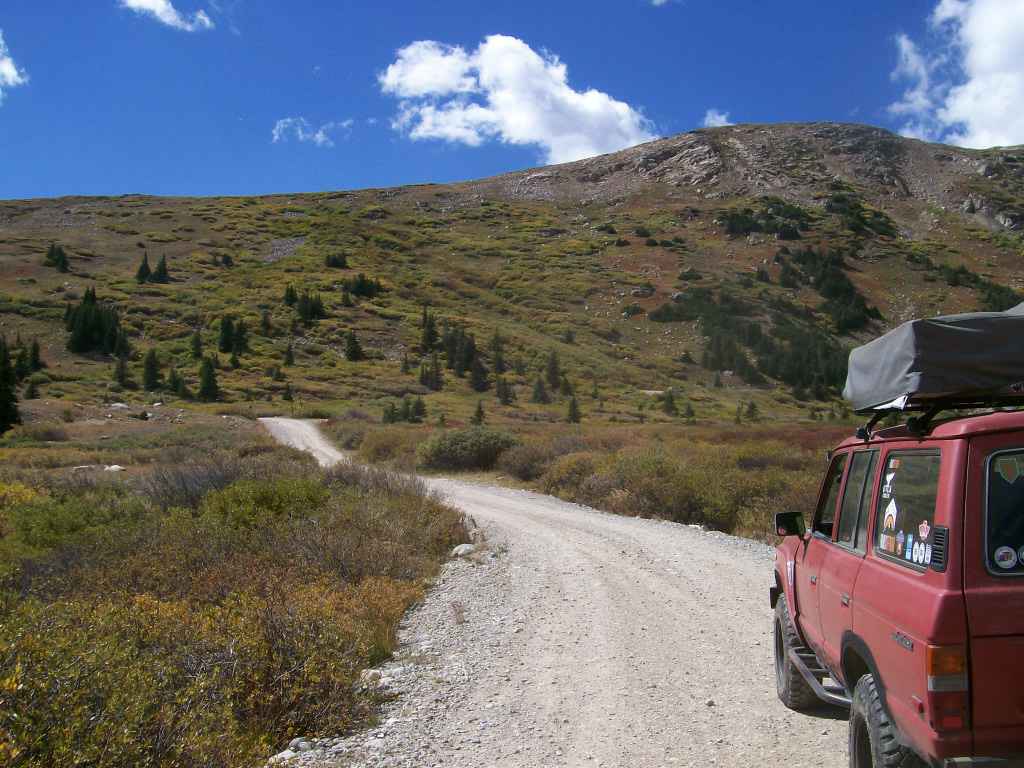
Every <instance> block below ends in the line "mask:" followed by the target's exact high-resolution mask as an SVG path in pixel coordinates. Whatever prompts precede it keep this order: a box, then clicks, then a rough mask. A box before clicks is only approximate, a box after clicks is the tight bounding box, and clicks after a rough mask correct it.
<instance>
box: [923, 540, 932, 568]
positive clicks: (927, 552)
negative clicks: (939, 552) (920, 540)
mask: <svg viewBox="0 0 1024 768" xmlns="http://www.w3.org/2000/svg"><path fill="white" fill-rule="evenodd" d="M931 562H932V545H931V544H925V545H924V565H930V564H931Z"/></svg>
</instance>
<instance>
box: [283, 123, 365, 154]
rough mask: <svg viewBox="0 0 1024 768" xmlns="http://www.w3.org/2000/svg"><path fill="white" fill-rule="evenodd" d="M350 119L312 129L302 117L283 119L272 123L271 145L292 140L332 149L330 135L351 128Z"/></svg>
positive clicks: (332, 143)
mask: <svg viewBox="0 0 1024 768" xmlns="http://www.w3.org/2000/svg"><path fill="white" fill-rule="evenodd" d="M352 123H353V121H352V120H351V119H348V120H341V121H338V122H330V123H324V124H323V125H321V126H320V127H319V128H313V126H312V125H311V124H310V122H309V121H308V120H307V119H306V118H304V117H284V118H282V119H280V120H278V121H277V122H276V123H274V128H273V130H272V131H271V139H270V140H271V143H273V144H278V143H280V142H285V141H288V140H289V139H294V140H295V141H304V142H308V143H310V144H315V145H316V146H318V147H333V146H334V139H333V138H331V134H336V133H338V132H339V131H348V130H349V129H350V128H351V127H352Z"/></svg>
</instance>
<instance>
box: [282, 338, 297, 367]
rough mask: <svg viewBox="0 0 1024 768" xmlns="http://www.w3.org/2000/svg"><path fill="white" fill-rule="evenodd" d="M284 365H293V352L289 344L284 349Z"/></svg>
mask: <svg viewBox="0 0 1024 768" xmlns="http://www.w3.org/2000/svg"><path fill="white" fill-rule="evenodd" d="M284 364H285V365H295V352H294V351H293V350H292V345H291V344H290V343H289V344H288V346H287V347H285V349H284Z"/></svg>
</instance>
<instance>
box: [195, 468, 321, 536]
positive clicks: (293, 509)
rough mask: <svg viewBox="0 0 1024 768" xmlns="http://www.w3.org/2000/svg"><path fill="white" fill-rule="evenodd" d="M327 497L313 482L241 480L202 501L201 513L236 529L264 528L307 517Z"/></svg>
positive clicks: (316, 483)
mask: <svg viewBox="0 0 1024 768" xmlns="http://www.w3.org/2000/svg"><path fill="white" fill-rule="evenodd" d="M329 496H330V493H329V492H328V490H327V489H326V488H325V487H324V486H323V484H322V483H320V482H319V481H316V480H300V479H294V478H287V479H282V480H242V481H240V482H237V483H234V484H233V485H229V486H228V487H227V488H225V489H224V490H221V491H214V492H212V493H210V494H208V495H207V496H206V498H204V499H203V503H202V506H201V507H200V510H201V512H202V513H203V514H205V515H213V516H214V517H218V518H220V519H221V520H225V521H228V522H230V524H231V525H232V526H234V527H236V528H238V527H256V526H259V525H265V524H266V523H267V522H269V521H272V520H274V519H277V518H282V517H284V518H302V517H309V516H311V515H313V514H315V513H316V512H318V511H319V510H320V509H322V508H323V506H324V504H325V503H326V502H327V499H328V498H329Z"/></svg>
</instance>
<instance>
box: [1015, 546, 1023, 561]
mask: <svg viewBox="0 0 1024 768" xmlns="http://www.w3.org/2000/svg"><path fill="white" fill-rule="evenodd" d="M1017 562H1018V563H1024V547H1021V548H1020V549H1018V550H1017Z"/></svg>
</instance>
